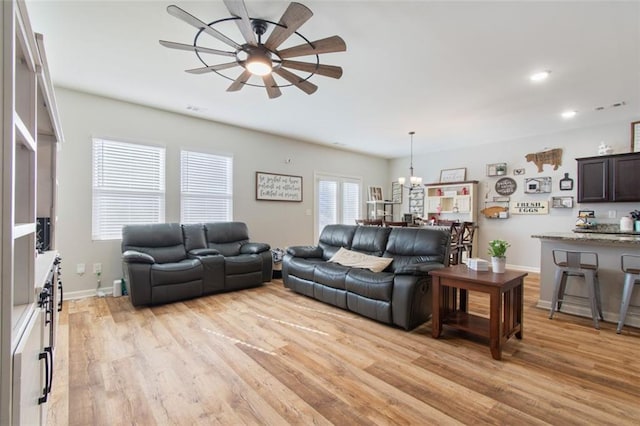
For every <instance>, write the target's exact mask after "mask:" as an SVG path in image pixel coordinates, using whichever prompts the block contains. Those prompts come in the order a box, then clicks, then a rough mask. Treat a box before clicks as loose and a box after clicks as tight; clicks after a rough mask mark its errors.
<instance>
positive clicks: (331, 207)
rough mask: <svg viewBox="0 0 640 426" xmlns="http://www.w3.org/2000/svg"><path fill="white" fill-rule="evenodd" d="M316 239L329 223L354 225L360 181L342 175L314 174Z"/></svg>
mask: <svg viewBox="0 0 640 426" xmlns="http://www.w3.org/2000/svg"><path fill="white" fill-rule="evenodd" d="M316 188H317V194H316V197H317V198H316V206H317V211H316V215H317V228H316V232H317V235H316V239H317V237H318V236H319V235H320V233H321V232H322V229H323V228H324V227H325V226H326V225H329V224H334V223H342V224H347V225H355V224H356V222H355V221H356V219H359V218H360V212H361V193H362V182H361V181H360V179H354V178H350V177H343V176H324V175H318V176H316Z"/></svg>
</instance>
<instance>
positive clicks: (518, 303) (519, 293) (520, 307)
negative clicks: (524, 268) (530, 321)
mask: <svg viewBox="0 0 640 426" xmlns="http://www.w3.org/2000/svg"><path fill="white" fill-rule="evenodd" d="M513 291H514V295H515V298H516V300H515V302H514V308H515V310H516V313H515V316H516V321H517V323H518V324H520V330H519V331H518V332H517V333H516V338H517V339H522V330H524V324H522V321H523V319H524V315H522V312H524V280H520V285H518V286H517V287H516V288H514V289H513Z"/></svg>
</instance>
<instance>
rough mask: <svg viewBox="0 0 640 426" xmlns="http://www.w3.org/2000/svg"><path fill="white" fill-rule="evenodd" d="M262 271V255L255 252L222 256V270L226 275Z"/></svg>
mask: <svg viewBox="0 0 640 426" xmlns="http://www.w3.org/2000/svg"><path fill="white" fill-rule="evenodd" d="M261 271H262V257H260V255H257V254H241V255H240V256H230V257H225V258H224V272H225V274H226V275H227V276H229V275H238V274H247V273H250V272H261Z"/></svg>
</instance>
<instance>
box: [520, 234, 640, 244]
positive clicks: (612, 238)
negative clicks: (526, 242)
mask: <svg viewBox="0 0 640 426" xmlns="http://www.w3.org/2000/svg"><path fill="white" fill-rule="evenodd" d="M531 238H540V239H546V240H558V241H566V242H579V243H596V244H597V243H601V244H624V245H638V246H640V234H636V235H630V234H621V233H615V234H605V233H601V232H545V233H542V234H534V235H532V236H531Z"/></svg>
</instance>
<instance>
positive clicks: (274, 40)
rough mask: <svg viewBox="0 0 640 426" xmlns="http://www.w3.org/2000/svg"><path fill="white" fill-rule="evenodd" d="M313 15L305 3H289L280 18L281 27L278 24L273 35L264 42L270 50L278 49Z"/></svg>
mask: <svg viewBox="0 0 640 426" xmlns="http://www.w3.org/2000/svg"><path fill="white" fill-rule="evenodd" d="M312 16H313V12H312V11H311V10H310V9H309V8H308V7H307V6H305V5H303V4H300V3H295V2H292V3H289V7H287V10H285V12H284V14H283V15H282V17H281V18H280V22H278V23H279V24H280V25H284V27H281V26H279V25H276V26H275V28H274V29H273V31H272V32H271V35H270V36H269V38H268V39H267V42H266V43H265V44H264V45H265V47H266V48H267V49H269V50H274V49H277V48H278V46H280V45H281V44H282V43H283V42H284V41H285V40H286V39H288V38H289V36H291V34H293V33H295V32H296V31H297V30H298V28H300V27H301V26H302V24H304V23H305V22H307V21H308V20H309V19H310V18H311V17H312Z"/></svg>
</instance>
